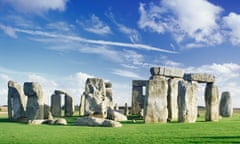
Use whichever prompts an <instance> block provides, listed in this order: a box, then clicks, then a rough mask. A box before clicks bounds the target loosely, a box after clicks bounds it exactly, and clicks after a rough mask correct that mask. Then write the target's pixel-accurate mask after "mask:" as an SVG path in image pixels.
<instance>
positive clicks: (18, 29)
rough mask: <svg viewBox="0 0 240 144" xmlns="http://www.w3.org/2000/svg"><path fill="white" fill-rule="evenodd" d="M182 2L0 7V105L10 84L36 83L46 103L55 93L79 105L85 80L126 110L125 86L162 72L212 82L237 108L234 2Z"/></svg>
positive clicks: (239, 39)
mask: <svg viewBox="0 0 240 144" xmlns="http://www.w3.org/2000/svg"><path fill="white" fill-rule="evenodd" d="M184 2H185V3H182V1H181V0H153V1H149V0H148V1H146V0H131V2H130V3H129V1H126V0H123V1H109V0H102V1H74V0H52V1H47V0H36V1H32V0H0V97H1V98H0V104H6V103H7V81H8V80H10V79H11V80H14V81H16V82H19V83H21V84H23V82H25V81H36V82H39V83H40V84H41V85H42V87H43V91H44V94H45V97H46V102H47V103H48V100H49V96H50V95H51V94H52V93H53V91H54V90H55V89H62V90H65V91H67V92H68V93H69V94H70V95H72V96H73V97H74V101H75V104H79V101H80V96H81V93H82V92H83V90H84V86H85V80H86V78H87V77H100V78H103V79H105V80H107V81H110V82H112V83H113V99H114V103H118V104H119V105H123V104H124V103H125V102H128V103H129V104H130V103H131V82H132V80H134V79H148V78H149V77H150V72H149V69H150V67H152V66H167V67H177V68H180V69H184V70H185V71H186V72H207V73H210V74H214V75H215V76H216V78H217V80H216V85H218V86H219V92H220V94H221V92H222V91H230V92H231V94H232V98H233V104H234V106H235V107H240V98H239V93H240V89H239V86H240V63H239V62H240V57H239V53H240V27H239V25H240V8H239V7H238V6H239V4H240V1H237V0H230V1H228V2H226V1H224V0H209V1H207V0H195V1H193V0H185V1H184ZM203 86H204V85H200V86H199V91H200V94H199V104H204V103H203V97H202V91H203Z"/></svg>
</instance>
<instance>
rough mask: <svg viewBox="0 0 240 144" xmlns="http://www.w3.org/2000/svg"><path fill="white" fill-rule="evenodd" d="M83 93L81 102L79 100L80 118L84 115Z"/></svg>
mask: <svg viewBox="0 0 240 144" xmlns="http://www.w3.org/2000/svg"><path fill="white" fill-rule="evenodd" d="M85 96H86V94H85V92H83V94H82V96H81V100H80V106H79V115H80V116H84V114H85V112H84V111H85Z"/></svg>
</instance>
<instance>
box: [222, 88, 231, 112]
mask: <svg viewBox="0 0 240 144" xmlns="http://www.w3.org/2000/svg"><path fill="white" fill-rule="evenodd" d="M232 114H233V107H232V97H231V94H230V92H227V91H226V92H223V93H222V96H221V100H220V115H221V116H223V117H231V116H232Z"/></svg>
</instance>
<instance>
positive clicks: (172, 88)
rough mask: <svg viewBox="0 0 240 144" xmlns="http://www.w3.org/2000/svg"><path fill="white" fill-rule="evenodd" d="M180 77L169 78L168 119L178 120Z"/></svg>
mask: <svg viewBox="0 0 240 144" xmlns="http://www.w3.org/2000/svg"><path fill="white" fill-rule="evenodd" d="M179 80H180V79H179V78H170V79H168V95H167V100H168V105H167V107H168V120H170V121H175V120H178V82H179Z"/></svg>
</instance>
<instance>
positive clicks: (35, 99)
mask: <svg viewBox="0 0 240 144" xmlns="http://www.w3.org/2000/svg"><path fill="white" fill-rule="evenodd" d="M24 94H25V95H26V96H27V97H28V100H27V108H26V116H27V118H28V119H29V120H37V119H43V118H44V103H43V92H42V87H41V85H40V84H39V83H35V82H25V83H24Z"/></svg>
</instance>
